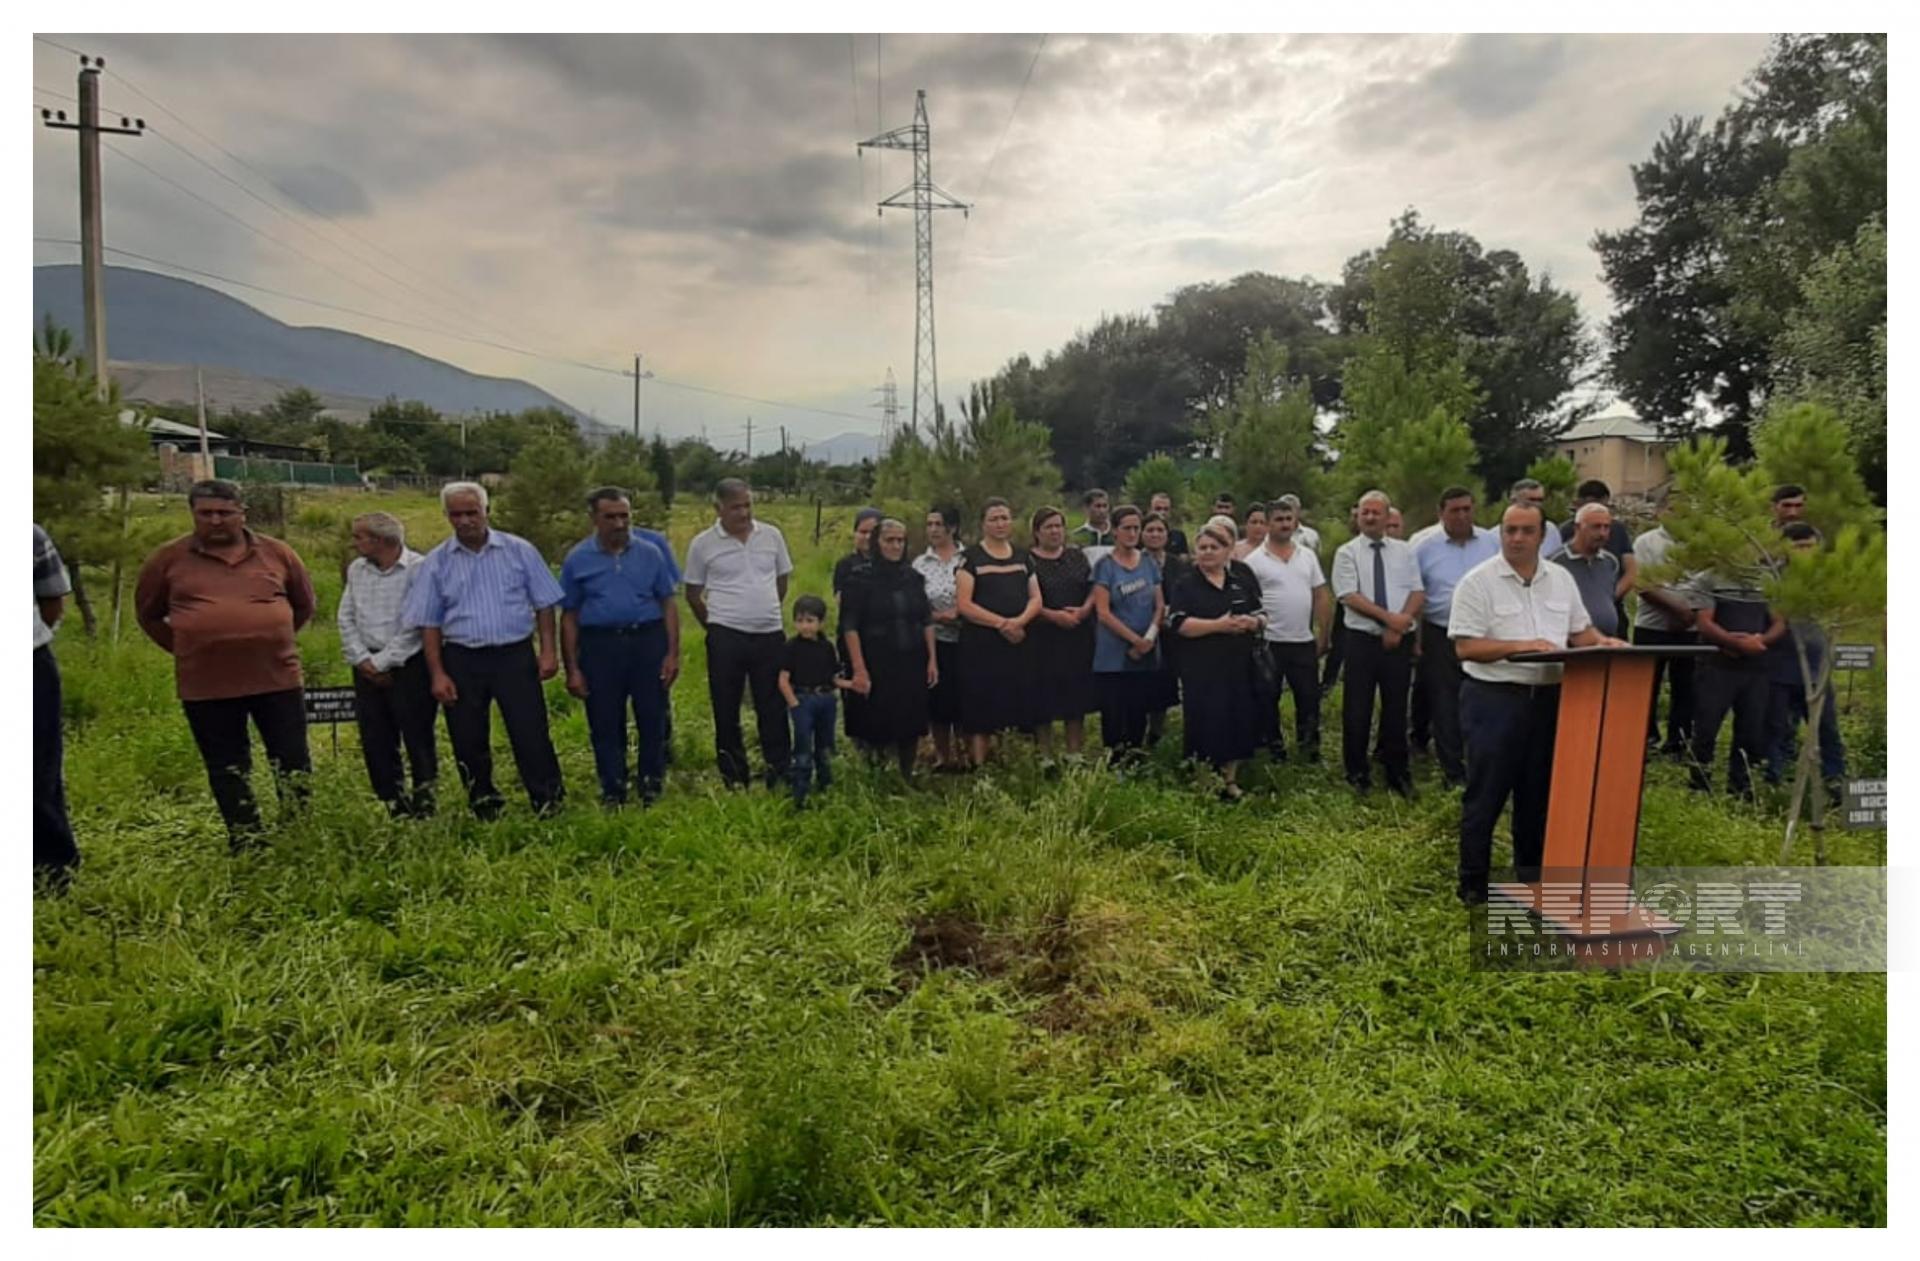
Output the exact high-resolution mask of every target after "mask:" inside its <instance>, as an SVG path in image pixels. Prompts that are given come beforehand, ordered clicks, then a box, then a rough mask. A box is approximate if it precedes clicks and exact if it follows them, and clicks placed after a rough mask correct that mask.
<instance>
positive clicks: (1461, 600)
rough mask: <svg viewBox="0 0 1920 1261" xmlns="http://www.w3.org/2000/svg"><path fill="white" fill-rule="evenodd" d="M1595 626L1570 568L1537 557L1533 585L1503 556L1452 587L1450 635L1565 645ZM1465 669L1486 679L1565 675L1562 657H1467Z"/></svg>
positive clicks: (1547, 679)
mask: <svg viewBox="0 0 1920 1261" xmlns="http://www.w3.org/2000/svg"><path fill="white" fill-rule="evenodd" d="M1592 625H1593V619H1592V618H1591V617H1589V616H1588V615H1587V606H1586V603H1585V602H1584V601H1582V600H1581V599H1580V588H1579V587H1578V586H1576V585H1575V583H1574V581H1573V575H1572V574H1570V573H1568V572H1567V570H1566V567H1565V566H1563V565H1550V564H1548V563H1547V562H1545V561H1537V562H1536V563H1535V567H1534V571H1533V580H1532V582H1531V583H1529V582H1526V581H1524V580H1523V579H1522V578H1521V577H1520V575H1519V574H1517V573H1515V572H1514V569H1513V566H1512V565H1509V564H1508V563H1507V558H1506V556H1505V555H1504V554H1503V555H1500V556H1495V557H1494V558H1493V559H1492V560H1483V561H1481V562H1480V563H1479V564H1478V565H1475V566H1474V567H1473V568H1472V569H1470V570H1468V571H1467V576H1466V577H1464V578H1462V579H1461V580H1460V585H1459V586H1457V587H1455V588H1454V589H1453V611H1452V612H1451V614H1449V616H1448V618H1447V637H1448V638H1449V639H1544V640H1546V641H1547V642H1548V643H1550V644H1558V645H1560V646H1561V647H1563V648H1564V647H1566V645H1567V641H1568V640H1570V639H1572V638H1573V637H1574V636H1575V635H1578V634H1579V633H1580V632H1581V631H1583V630H1586V629H1587V628H1589V627H1591V626H1592ZM1460 668H1461V669H1462V670H1464V671H1465V672H1466V674H1467V677H1468V678H1472V679H1479V680H1480V681H1481V682H1483V683H1527V684H1540V683H1558V682H1559V681H1560V673H1561V669H1560V663H1559V662H1557V661H1556V662H1551V663H1548V662H1537V661H1466V660H1462V661H1461V663H1460Z"/></svg>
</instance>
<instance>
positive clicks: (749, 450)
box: [747, 416, 753, 464]
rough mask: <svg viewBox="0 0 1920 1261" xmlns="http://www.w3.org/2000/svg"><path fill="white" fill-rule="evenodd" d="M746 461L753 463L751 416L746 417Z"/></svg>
mask: <svg viewBox="0 0 1920 1261" xmlns="http://www.w3.org/2000/svg"><path fill="white" fill-rule="evenodd" d="M747 463H748V464H752V463H753V417H751V416H749V417H747Z"/></svg>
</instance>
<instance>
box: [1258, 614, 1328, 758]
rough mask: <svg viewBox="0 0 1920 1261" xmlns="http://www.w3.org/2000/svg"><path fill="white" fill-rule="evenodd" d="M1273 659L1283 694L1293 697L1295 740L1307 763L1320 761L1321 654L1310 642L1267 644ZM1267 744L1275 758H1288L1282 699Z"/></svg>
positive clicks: (1275, 703) (1276, 703)
mask: <svg viewBox="0 0 1920 1261" xmlns="http://www.w3.org/2000/svg"><path fill="white" fill-rule="evenodd" d="M1265 646H1266V650H1267V655H1268V656H1269V657H1271V658H1273V667H1274V673H1275V674H1277V675H1278V676H1279V678H1280V691H1281V694H1282V695H1284V694H1285V693H1287V692H1292V693H1293V739H1294V744H1295V746H1296V747H1297V748H1298V749H1299V750H1300V758H1301V760H1302V761H1305V762H1317V761H1319V760H1320V650H1319V648H1318V647H1317V646H1316V645H1315V644H1314V642H1313V641H1312V640H1311V639H1309V640H1307V641H1306V642H1305V643H1297V644H1283V643H1279V642H1276V641H1274V640H1268V641H1267V643H1266V645H1265ZM1267 723H1268V729H1267V732H1266V735H1267V743H1268V745H1269V747H1271V748H1272V749H1273V756H1274V757H1275V758H1282V757H1285V756H1286V755H1287V747H1286V746H1287V742H1286V740H1285V738H1284V737H1282V736H1281V734H1280V697H1279V696H1275V697H1274V698H1273V712H1272V713H1271V714H1270V715H1268V716H1267Z"/></svg>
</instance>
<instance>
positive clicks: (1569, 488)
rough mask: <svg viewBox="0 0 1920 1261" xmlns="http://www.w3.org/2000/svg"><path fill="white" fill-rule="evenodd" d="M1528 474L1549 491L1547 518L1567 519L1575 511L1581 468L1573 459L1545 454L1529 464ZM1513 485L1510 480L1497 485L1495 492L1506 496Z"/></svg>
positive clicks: (1550, 519)
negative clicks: (1576, 466) (1577, 466)
mask: <svg viewBox="0 0 1920 1261" xmlns="http://www.w3.org/2000/svg"><path fill="white" fill-rule="evenodd" d="M1527 476H1528V477H1531V478H1532V479H1533V480H1534V481H1536V482H1539V483H1540V488H1541V489H1542V490H1544V491H1545V492H1546V493H1547V498H1546V502H1545V507H1546V510H1547V520H1549V521H1565V520H1566V519H1567V518H1568V516H1569V515H1571V513H1572V511H1573V491H1574V487H1575V486H1576V485H1577V484H1578V482H1579V480H1580V470H1579V469H1577V468H1575V467H1574V465H1573V461H1572V460H1569V459H1568V458H1567V457H1566V456H1564V455H1549V456H1545V457H1543V458H1541V459H1538V460H1535V461H1534V462H1533V463H1531V464H1529V465H1527ZM1516 480H1518V479H1516ZM1511 485H1512V483H1511V482H1509V483H1508V485H1507V486H1496V487H1494V493H1495V494H1496V495H1499V496H1502V497H1504V496H1505V495H1506V492H1507V489H1508V486H1511Z"/></svg>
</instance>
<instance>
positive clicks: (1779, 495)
mask: <svg viewBox="0 0 1920 1261" xmlns="http://www.w3.org/2000/svg"><path fill="white" fill-rule="evenodd" d="M1806 497H1807V488H1806V487H1805V486H1802V485H1800V484H1799V483H1797V482H1788V483H1786V484H1785V485H1782V486H1775V487H1774V488H1773V502H1775V503H1779V502H1780V501H1781V500H1783V499H1805V498H1806Z"/></svg>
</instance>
